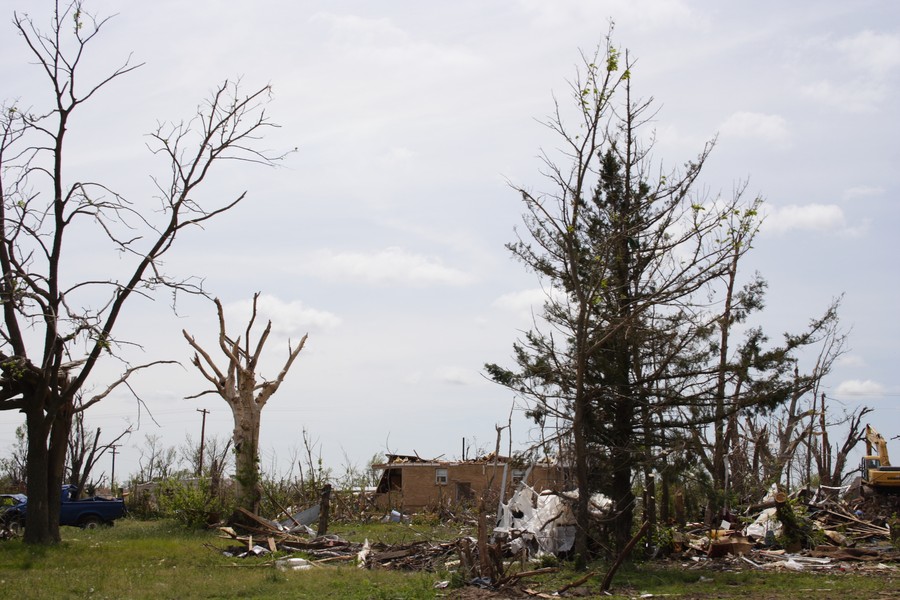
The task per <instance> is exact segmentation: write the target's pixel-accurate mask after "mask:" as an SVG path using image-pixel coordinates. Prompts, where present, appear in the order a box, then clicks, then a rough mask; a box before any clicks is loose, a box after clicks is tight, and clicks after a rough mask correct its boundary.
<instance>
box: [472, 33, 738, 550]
mask: <svg viewBox="0 0 900 600" xmlns="http://www.w3.org/2000/svg"><path fill="white" fill-rule="evenodd" d="M583 58H584V60H583V64H582V66H581V68H580V69H579V72H578V74H577V76H576V78H575V80H574V81H573V82H572V84H571V88H572V90H571V91H572V96H573V100H574V108H575V111H574V118H573V120H572V121H570V122H569V121H568V120H567V119H565V118H564V115H565V114H567V111H566V110H564V109H562V108H560V106H559V105H558V104H557V106H556V110H555V111H554V113H553V114H552V116H551V117H550V119H549V120H548V122H547V123H546V124H547V126H548V127H549V128H550V129H551V130H552V131H553V132H555V133H556V134H557V136H558V139H559V141H560V144H561V148H562V150H561V151H560V153H561V155H562V158H561V159H559V160H556V159H554V158H552V157H550V156H548V155H546V154H545V155H544V163H545V169H544V174H545V175H546V176H547V177H548V178H549V180H550V183H551V189H550V191H548V192H543V193H536V192H533V191H531V190H529V189H526V188H524V187H517V188H516V189H517V191H518V192H519V193H520V194H521V197H522V200H523V203H524V206H525V213H524V216H523V219H524V222H525V227H526V229H527V236H523V235H520V236H519V239H518V241H517V242H515V243H512V244H509V245H508V248H509V249H510V251H511V252H512V253H513V255H514V256H515V257H516V258H517V259H519V260H520V261H521V262H522V263H523V264H524V265H525V266H526V267H527V268H529V269H530V270H532V271H534V272H535V273H536V274H537V275H538V276H539V277H540V278H541V280H542V281H543V282H544V284H545V289H547V290H548V292H549V293H548V295H547V298H546V300H545V302H544V306H543V311H542V314H541V317H542V318H543V321H544V323H545V325H544V324H541V323H539V322H536V323H535V326H534V329H532V330H531V331H529V332H527V333H526V335H525V338H524V339H523V340H522V341H520V342H518V343H517V344H515V346H514V353H515V360H516V363H517V367H516V368H515V369H506V368H503V367H500V366H498V365H495V364H490V365H487V370H488V372H489V374H490V375H491V377H492V378H493V379H494V380H495V381H497V382H498V383H500V384H502V385H505V386H507V387H509V388H511V389H513V390H515V391H516V392H517V394H518V395H519V397H520V398H522V399H523V400H524V401H525V402H526V403H527V404H528V405H529V413H530V415H531V416H532V417H534V418H535V419H536V420H537V421H538V422H539V423H549V422H552V423H558V424H559V426H560V430H559V431H558V434H559V435H560V436H569V435H571V437H572V440H573V446H574V465H575V479H576V482H577V484H578V487H579V499H578V505H577V509H576V519H577V525H578V527H577V530H576V546H575V551H576V553H578V554H580V555H582V556H584V555H586V553H587V552H588V526H589V511H588V495H589V494H590V493H593V492H595V491H602V492H604V493H605V494H607V495H609V496H610V497H611V498H612V500H613V502H614V505H615V514H614V516H613V519H612V529H613V538H614V542H615V545H616V546H617V547H618V548H619V549H620V550H621V549H622V548H624V547H625V545H626V544H627V542H628V541H629V540H630V538H631V536H632V533H633V532H632V522H633V521H632V519H633V510H634V504H635V498H634V494H633V491H632V486H633V478H634V475H635V472H636V471H637V470H638V469H639V468H640V467H641V465H642V464H644V463H645V462H646V461H648V460H649V459H650V457H649V453H650V452H651V449H652V447H654V446H655V447H659V445H660V442H659V440H657V439H656V438H655V432H656V431H657V430H662V431H664V430H666V429H667V428H668V427H669V426H671V422H670V421H671V415H672V413H673V408H674V407H675V406H677V405H678V401H679V398H680V396H679V395H678V391H679V386H678V385H677V384H676V383H675V381H676V380H677V379H678V378H679V377H685V376H686V375H685V374H684V373H682V372H683V371H690V370H691V369H692V366H691V364H692V360H691V359H693V358H694V353H695V352H696V345H697V344H696V340H697V338H698V336H700V335H701V334H702V332H703V331H702V330H703V328H702V327H699V326H698V325H697V324H696V323H695V321H694V315H695V314H696V313H697V312H699V310H700V308H699V307H700V305H703V304H706V303H707V302H708V299H707V298H706V295H705V294H704V293H703V292H705V291H706V289H707V288H708V285H709V284H710V282H711V281H713V280H714V279H716V278H717V277H719V276H720V275H721V274H722V273H723V272H724V270H725V268H726V265H727V262H728V259H729V256H730V254H729V248H728V246H727V245H726V244H723V243H722V242H721V240H722V239H723V238H724V237H725V236H723V235H722V229H723V227H725V226H726V224H727V218H726V217H727V215H730V214H733V213H734V212H735V211H741V207H742V206H743V200H742V198H741V195H740V194H739V193H738V194H735V195H734V197H733V198H731V199H722V198H714V199H709V198H706V197H704V196H703V195H702V194H701V193H699V192H697V191H696V190H695V189H694V188H695V186H694V183H695V181H696V179H697V177H698V176H699V174H700V171H701V169H702V168H703V165H704V163H705V161H706V159H707V157H708V155H709V152H710V151H711V148H712V144H708V145H707V146H706V147H705V148H704V149H703V150H702V151H701V153H700V154H699V155H698V156H697V157H696V158H695V159H694V160H693V161H691V162H688V163H687V164H686V165H685V166H684V168H683V169H681V170H665V171H664V170H663V169H662V168H661V167H655V166H654V165H653V161H652V159H651V156H650V150H651V145H650V144H648V143H645V141H644V139H642V138H645V137H646V136H642V135H641V132H642V131H643V129H644V127H645V126H646V124H647V123H648V122H649V121H650V120H652V118H653V116H654V115H653V113H652V111H651V109H650V106H651V103H650V102H649V101H635V100H633V99H632V96H631V75H632V73H631V65H630V64H627V63H628V61H627V58H626V59H625V61H624V62H625V64H624V65H622V64H620V61H621V60H622V57H621V55H620V53H619V51H618V50H617V49H616V48H615V47H613V46H612V45H611V43H610V41H609V40H607V43H606V46H605V47H603V48H601V49H600V50H599V51H598V52H597V53H596V54H595V55H594V56H585V57H583ZM623 67H624V68H623ZM542 328H543V330H542ZM667 390H672V391H668V392H667Z"/></svg>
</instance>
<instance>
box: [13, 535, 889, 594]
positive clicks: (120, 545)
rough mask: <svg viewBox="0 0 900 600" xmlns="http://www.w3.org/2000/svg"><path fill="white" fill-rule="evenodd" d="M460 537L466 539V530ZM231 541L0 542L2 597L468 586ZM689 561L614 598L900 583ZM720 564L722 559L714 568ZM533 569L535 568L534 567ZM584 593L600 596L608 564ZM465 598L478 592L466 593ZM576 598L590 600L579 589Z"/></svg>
mask: <svg viewBox="0 0 900 600" xmlns="http://www.w3.org/2000/svg"><path fill="white" fill-rule="evenodd" d="M334 533H338V534H339V535H341V536H342V537H344V538H346V539H348V540H351V541H362V540H363V539H365V538H368V539H369V540H370V541H372V542H384V543H388V544H404V543H411V542H416V541H421V540H423V539H424V540H430V541H450V540H454V539H455V538H456V537H458V535H459V534H460V533H461V530H460V528H459V526H455V525H450V526H445V525H440V524H437V523H428V522H418V523H417V522H414V523H412V524H402V523H369V524H338V525H335V527H334ZM462 533H469V532H468V531H467V530H466V531H462ZM231 545H234V542H232V541H230V540H225V539H220V538H218V537H217V536H216V533H215V532H208V531H204V532H191V531H186V530H184V529H182V528H181V527H179V526H178V525H176V524H174V523H172V522H169V521H137V520H133V519H124V520H121V521H119V522H118V524H117V525H116V526H115V527H113V528H110V529H97V530H92V531H83V530H80V529H75V528H69V527H65V528H63V542H62V544H60V545H58V546H55V547H49V548H34V547H28V546H25V545H24V544H22V543H21V541H19V540H8V541H2V542H0V598H16V599H30V598H35V599H38V598H40V599H44V598H53V599H65V598H91V599H93V600H99V599H104V598H122V599H143V598H147V599H150V598H153V599H157V598H179V599H182V598H184V599H192V598H346V599H402V598H409V599H413V598H435V597H447V598H453V597H458V595H459V594H460V593H461V592H462V591H463V590H452V589H450V590H435V589H433V585H434V583H435V582H437V581H440V580H443V579H451V575H450V574H449V573H421V572H414V573H409V572H397V571H386V570H365V569H358V568H356V566H354V565H352V564H338V563H332V564H331V565H329V566H322V567H318V568H314V569H311V570H306V571H280V570H278V569H276V568H275V567H274V566H273V564H272V563H273V559H272V557H271V556H268V557H255V558H246V559H235V558H228V557H225V556H223V555H222V553H221V550H222V549H225V548H226V547H228V546H231ZM685 564H690V563H684V564H682V563H662V562H654V563H646V564H638V565H630V566H629V565H626V566H624V567H623V568H622V569H621V570H620V571H619V572H618V574H617V576H616V578H615V580H614V582H613V589H612V592H613V596H612V597H613V598H620V599H621V598H635V597H638V596H639V595H641V594H653V595H655V596H656V597H672V598H680V599H682V600H685V599H692V598H721V599H729V598H734V599H738V598H741V599H765V600H776V599H788V598H810V599H812V598H815V599H816V600H827V599H831V598H835V599H837V598H839V599H841V600H857V599H862V598H888V597H891V596H890V595H885V592H890V591H891V590H897V589H900V577H898V574H897V573H896V572H895V573H893V574H885V573H879V574H875V575H869V576H863V575H858V574H854V573H852V572H840V571H837V570H835V571H830V572H827V573H806V572H803V573H795V572H786V573H773V572H767V571H766V572H763V571H753V570H742V571H724V570H694V569H691V568H686V567H685ZM718 564H719V566H722V565H723V563H718ZM528 568H535V566H529V567H528ZM591 568H592V570H596V571H598V572H599V573H600V575H598V576H597V577H595V578H593V579H591V580H590V581H589V582H588V583H587V584H585V586H584V588H583V589H588V590H594V591H596V590H597V589H598V588H599V586H600V582H601V580H602V578H603V574H604V573H605V571H606V567H605V565H602V564H594V565H591ZM580 575H581V573H576V572H574V571H573V570H572V569H571V568H570V567H568V566H566V564H565V563H563V564H562V566H561V570H560V572H558V573H554V574H550V575H541V576H536V577H530V578H528V579H526V580H523V586H524V587H528V588H530V589H533V590H536V591H539V592H544V593H552V592H553V591H555V590H556V589H558V588H560V587H561V586H563V585H565V584H567V583H569V582H571V581H573V580H575V579H577V578H578V577H579V576H580ZM465 592H466V594H467V596H466V597H467V598H473V597H475V596H474V595H473V594H474V590H472V589H467V590H465ZM579 597H599V596H598V595H596V594H594V595H593V596H585V595H584V594H583V593H580V594H579Z"/></svg>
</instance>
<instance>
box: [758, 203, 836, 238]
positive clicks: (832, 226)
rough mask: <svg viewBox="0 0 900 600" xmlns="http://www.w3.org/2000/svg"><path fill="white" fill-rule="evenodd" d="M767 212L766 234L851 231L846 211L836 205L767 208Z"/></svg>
mask: <svg viewBox="0 0 900 600" xmlns="http://www.w3.org/2000/svg"><path fill="white" fill-rule="evenodd" d="M765 212H766V216H765V222H764V223H763V226H762V230H763V231H764V232H773V233H786V232H788V231H795V230H800V231H843V232H848V231H849V229H848V228H847V222H846V219H845V217H844V211H843V210H842V209H841V207H840V206H837V205H835V204H805V205H803V206H800V205H796V204H791V205H788V206H782V207H774V206H766V208H765Z"/></svg>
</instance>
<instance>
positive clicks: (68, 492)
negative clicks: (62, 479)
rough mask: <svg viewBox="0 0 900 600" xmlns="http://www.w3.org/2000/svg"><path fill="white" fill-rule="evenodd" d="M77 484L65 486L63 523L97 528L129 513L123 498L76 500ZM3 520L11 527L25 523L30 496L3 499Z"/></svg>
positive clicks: (63, 492)
mask: <svg viewBox="0 0 900 600" xmlns="http://www.w3.org/2000/svg"><path fill="white" fill-rule="evenodd" d="M77 496H78V494H77V489H76V488H75V486H74V485H64V486H63V488H62V500H61V502H60V505H59V524H60V525H72V526H75V527H82V528H84V529H93V528H95V527H99V526H100V525H112V524H113V521H115V520H116V519H118V518H121V517H123V516H125V501H124V500H122V499H120V498H102V497H99V496H94V497H91V498H84V499H82V500H76V499H75V498H76V497H77ZM0 505H2V507H0V520H2V521H3V524H5V525H7V526H9V527H15V526H21V525H23V524H24V523H25V514H26V512H27V509H28V498H27V497H26V496H23V495H22V494H7V495H5V496H3V498H2V502H0Z"/></svg>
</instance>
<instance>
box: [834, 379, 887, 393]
mask: <svg viewBox="0 0 900 600" xmlns="http://www.w3.org/2000/svg"><path fill="white" fill-rule="evenodd" d="M834 393H835V394H836V395H839V396H881V395H883V394H884V386H883V385H881V384H880V383H877V382H875V381H872V380H870V379H866V380H865V381H861V380H859V379H848V380H847V381H842V382H841V384H840V385H838V386H837V389H836V390H834Z"/></svg>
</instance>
